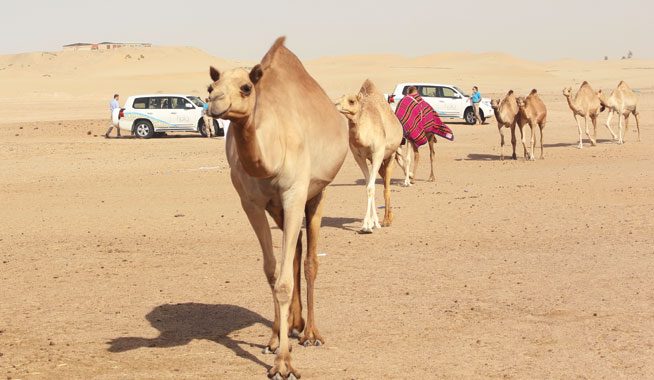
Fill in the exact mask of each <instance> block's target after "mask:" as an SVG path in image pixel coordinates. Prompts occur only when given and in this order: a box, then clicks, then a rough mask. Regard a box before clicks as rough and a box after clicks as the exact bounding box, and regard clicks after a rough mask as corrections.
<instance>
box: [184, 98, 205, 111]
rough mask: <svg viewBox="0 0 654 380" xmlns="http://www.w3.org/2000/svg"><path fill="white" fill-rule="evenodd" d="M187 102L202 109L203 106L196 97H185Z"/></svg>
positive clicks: (200, 100)
mask: <svg viewBox="0 0 654 380" xmlns="http://www.w3.org/2000/svg"><path fill="white" fill-rule="evenodd" d="M187 98H188V100H190V101H191V102H193V104H195V105H196V106H198V107H200V108H202V107H203V106H204V102H203V101H202V99H200V98H198V97H197V96H187Z"/></svg>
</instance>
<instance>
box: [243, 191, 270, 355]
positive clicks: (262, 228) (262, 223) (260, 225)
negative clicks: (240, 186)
mask: <svg viewBox="0 0 654 380" xmlns="http://www.w3.org/2000/svg"><path fill="white" fill-rule="evenodd" d="M241 205H242V206H243V211H245V214H246V215H247V217H248V220H249V221H250V225H251V226H252V229H253V230H254V232H255V233H256V234H257V239H258V240H259V245H261V251H262V252H263V271H264V273H265V274H266V279H267V280H268V285H270V290H271V292H272V296H273V305H274V310H275V321H274V323H273V328H272V336H271V337H270V340H269V341H268V345H267V346H266V348H265V349H264V353H268V352H275V351H276V350H277V349H278V347H279V304H278V303H277V297H276V296H275V283H276V282H277V278H278V276H279V269H278V268H277V262H276V260H275V254H274V252H273V245H272V236H271V234H270V225H269V224H268V219H267V218H266V214H265V211H264V209H263V207H260V206H259V205H257V204H254V203H252V202H249V201H245V200H243V198H241Z"/></svg>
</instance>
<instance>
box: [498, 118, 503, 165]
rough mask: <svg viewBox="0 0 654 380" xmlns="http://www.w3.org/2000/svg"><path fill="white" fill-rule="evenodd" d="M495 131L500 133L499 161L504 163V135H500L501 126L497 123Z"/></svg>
mask: <svg viewBox="0 0 654 380" xmlns="http://www.w3.org/2000/svg"><path fill="white" fill-rule="evenodd" d="M497 130H498V131H499V132H500V161H504V133H502V126H501V125H500V124H499V123H498V124H497Z"/></svg>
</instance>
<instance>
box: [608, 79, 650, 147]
mask: <svg viewBox="0 0 654 380" xmlns="http://www.w3.org/2000/svg"><path fill="white" fill-rule="evenodd" d="M597 96H598V97H599V100H600V103H601V104H602V106H603V107H606V108H608V109H609V116H608V118H607V119H606V128H608V129H609V131H611V134H612V135H613V138H614V139H615V134H614V133H613V131H612V130H611V125H610V123H611V117H612V116H613V114H617V115H618V134H619V137H618V144H622V143H623V142H624V141H623V133H622V117H624V125H625V128H624V137H626V134H627V132H628V131H629V115H631V114H633V115H634V118H635V119H636V129H638V141H640V112H639V106H638V96H636V94H634V92H633V91H632V90H631V88H630V87H629V86H628V85H627V84H626V83H625V82H624V81H620V83H618V87H617V88H616V89H615V90H613V92H612V93H611V96H609V97H608V98H607V97H606V95H605V94H604V93H603V92H602V90H599V91H597Z"/></svg>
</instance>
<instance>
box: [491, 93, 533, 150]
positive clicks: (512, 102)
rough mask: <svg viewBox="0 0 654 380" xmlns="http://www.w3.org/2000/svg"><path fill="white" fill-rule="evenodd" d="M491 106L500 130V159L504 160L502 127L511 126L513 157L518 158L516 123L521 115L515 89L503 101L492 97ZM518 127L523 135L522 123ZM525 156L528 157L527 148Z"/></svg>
mask: <svg viewBox="0 0 654 380" xmlns="http://www.w3.org/2000/svg"><path fill="white" fill-rule="evenodd" d="M491 107H493V111H494V112H495V120H497V130H498V131H499V132H500V160H502V161H503V160H504V133H503V132H502V128H509V129H510V130H511V146H512V147H513V154H512V155H511V158H512V159H514V160H517V159H518V157H517V156H516V154H515V148H516V143H517V140H516V137H515V127H516V124H518V118H519V117H520V108H518V103H517V102H516V98H515V95H514V94H513V90H509V92H507V94H506V96H505V97H504V99H502V101H501V102H500V99H492V100H491ZM518 127H519V128H520V137H522V125H518ZM525 157H527V150H526V148H525Z"/></svg>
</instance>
